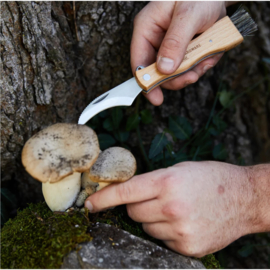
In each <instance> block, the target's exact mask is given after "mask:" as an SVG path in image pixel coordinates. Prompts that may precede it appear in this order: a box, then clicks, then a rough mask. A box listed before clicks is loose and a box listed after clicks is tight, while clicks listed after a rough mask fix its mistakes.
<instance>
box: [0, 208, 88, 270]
mask: <svg viewBox="0 0 270 270" xmlns="http://www.w3.org/2000/svg"><path fill="white" fill-rule="evenodd" d="M88 223H89V221H88V219H87V218H86V216H85V215H84V214H82V213H80V212H70V213H53V212H52V211H51V210H50V209H49V208H48V207H47V205H46V204H45V203H38V204H30V205H29V207H28V208H26V209H24V210H22V211H18V215H17V216H16V217H15V218H14V219H13V220H11V219H10V220H9V221H8V222H7V223H5V225H4V227H3V228H2V231H1V268H59V267H60V266H61V263H62V259H63V256H64V255H65V254H67V253H68V252H70V251H71V250H73V249H76V245H77V244H78V243H81V242H84V241H91V235H90V234H89V233H87V226H88Z"/></svg>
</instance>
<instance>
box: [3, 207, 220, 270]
mask: <svg viewBox="0 0 270 270" xmlns="http://www.w3.org/2000/svg"><path fill="white" fill-rule="evenodd" d="M95 222H102V223H107V224H110V225H112V226H115V227H117V228H120V229H123V230H126V231H128V232H130V233H131V234H133V235H136V236H138V237H141V238H143V239H146V240H150V241H152V242H154V243H156V244H158V245H159V246H163V247H165V246H164V244H163V242H161V241H159V240H157V239H154V238H152V237H150V236H149V235H147V234H146V233H145V232H144V231H143V229H142V226H141V224H140V223H137V222H135V221H133V220H132V219H130V218H129V216H128V215H127V212H126V208H125V207H124V206H119V207H116V208H115V209H113V210H108V211H106V212H101V213H96V214H90V215H88V213H87V212H86V213H85V214H82V213H81V212H77V211H73V212H69V213H53V212H52V211H51V210H50V209H49V208H48V207H47V205H46V204H45V203H38V204H30V205H29V207H28V208H26V209H24V210H22V211H18V215H17V217H16V218H14V219H13V220H11V219H10V220H9V221H8V222H6V223H5V225H4V227H3V228H2V231H1V268H59V267H60V266H61V264H62V260H63V257H64V255H65V254H67V253H68V252H70V251H71V250H74V249H76V248H77V244H78V243H81V242H85V241H91V240H92V238H91V235H90V234H89V233H87V227H88V226H91V223H95ZM201 261H202V263H203V264H204V265H205V267H206V268H208V269H209V268H211V269H219V268H220V264H219V262H218V261H217V260H216V259H215V257H214V255H212V254H211V255H207V256H205V257H203V258H202V259H201Z"/></svg>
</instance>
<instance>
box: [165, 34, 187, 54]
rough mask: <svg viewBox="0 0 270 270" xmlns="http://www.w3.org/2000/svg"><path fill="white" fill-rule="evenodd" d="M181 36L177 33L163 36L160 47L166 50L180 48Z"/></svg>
mask: <svg viewBox="0 0 270 270" xmlns="http://www.w3.org/2000/svg"><path fill="white" fill-rule="evenodd" d="M181 44H182V43H181V38H180V37H179V36H177V35H172V34H171V35H170V36H168V37H165V39H164V41H163V44H162V47H163V48H165V49H166V50H170V51H174V50H177V49H180V48H181Z"/></svg>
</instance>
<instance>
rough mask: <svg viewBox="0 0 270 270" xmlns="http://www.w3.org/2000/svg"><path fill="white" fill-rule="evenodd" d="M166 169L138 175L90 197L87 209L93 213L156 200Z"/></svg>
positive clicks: (86, 202)
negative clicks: (122, 205) (118, 206)
mask: <svg viewBox="0 0 270 270" xmlns="http://www.w3.org/2000/svg"><path fill="white" fill-rule="evenodd" d="M165 170H166V169H160V170H157V171H153V172H149V173H145V174H141V175H136V176H134V177H132V178H131V179H130V180H128V181H127V182H124V183H119V184H112V185H110V186H108V187H106V188H104V189H102V190H100V191H98V192H96V193H94V194H93V195H91V196H90V197H88V198H87V199H86V201H85V207H87V208H88V209H89V211H90V212H91V213H94V212H99V211H101V210H104V209H107V208H110V207H113V206H117V205H121V204H127V203H136V202H141V201H146V200H151V199H153V198H156V197H157V196H158V194H159V192H160V188H161V185H159V184H158V183H159V181H158V180H159V179H161V178H162V177H164V174H165Z"/></svg>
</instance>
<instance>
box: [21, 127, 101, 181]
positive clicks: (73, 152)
mask: <svg viewBox="0 0 270 270" xmlns="http://www.w3.org/2000/svg"><path fill="white" fill-rule="evenodd" d="M99 151H100V149H99V143H98V137H97V135H96V133H95V132H94V131H93V130H92V129H91V128H89V127H87V126H85V125H77V124H65V123H59V124H55V125H52V126H49V127H48V128H46V129H43V130H41V131H40V132H38V133H37V134H36V135H34V136H33V137H32V138H30V139H29V140H28V141H27V142H26V144H25V146H24V148H23V151H22V163H23V165H24V167H25V169H26V171H27V172H28V173H29V174H30V175H31V176H33V177H34V178H35V179H37V180H39V181H41V182H47V181H49V182H50V183H54V182H57V181H59V180H61V179H63V178H64V177H66V176H68V175H70V174H72V173H73V172H84V171H86V170H89V168H90V167H91V166H92V165H93V164H94V162H95V161H96V160H97V158H98V155H99Z"/></svg>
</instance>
